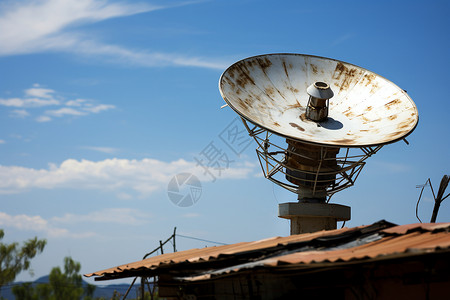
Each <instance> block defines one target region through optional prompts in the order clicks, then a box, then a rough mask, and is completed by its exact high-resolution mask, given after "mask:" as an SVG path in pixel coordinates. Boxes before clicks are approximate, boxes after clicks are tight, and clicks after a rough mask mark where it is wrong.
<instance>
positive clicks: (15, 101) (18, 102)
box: [0, 98, 60, 107]
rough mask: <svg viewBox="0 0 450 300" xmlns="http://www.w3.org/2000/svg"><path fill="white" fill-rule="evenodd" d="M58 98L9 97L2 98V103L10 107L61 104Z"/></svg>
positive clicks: (0, 100)
mask: <svg viewBox="0 0 450 300" xmlns="http://www.w3.org/2000/svg"><path fill="white" fill-rule="evenodd" d="M59 104H60V103H59V101H58V100H56V99H39V98H26V99H21V98H9V99H0V105H3V106H9V107H41V106H49V105H59Z"/></svg>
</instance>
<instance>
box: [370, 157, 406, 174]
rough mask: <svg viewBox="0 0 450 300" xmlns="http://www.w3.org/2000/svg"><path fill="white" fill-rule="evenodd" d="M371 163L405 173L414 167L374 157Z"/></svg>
mask: <svg viewBox="0 0 450 300" xmlns="http://www.w3.org/2000/svg"><path fill="white" fill-rule="evenodd" d="M370 163H371V164H372V165H374V166H378V167H379V168H382V169H384V170H388V171H389V172H392V173H405V172H409V171H411V169H412V167H411V166H410V165H406V164H399V163H393V162H387V161H381V160H378V159H374V160H373V161H371V162H370Z"/></svg>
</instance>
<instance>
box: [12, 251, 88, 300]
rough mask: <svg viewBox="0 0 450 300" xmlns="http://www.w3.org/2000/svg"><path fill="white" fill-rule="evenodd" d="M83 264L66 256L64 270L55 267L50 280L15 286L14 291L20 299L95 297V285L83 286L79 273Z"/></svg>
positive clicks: (77, 298)
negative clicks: (32, 284)
mask: <svg viewBox="0 0 450 300" xmlns="http://www.w3.org/2000/svg"><path fill="white" fill-rule="evenodd" d="M80 269H81V265H80V263H79V262H76V261H74V260H73V259H72V258H70V257H65V258H64V272H62V271H61V268H60V267H55V268H53V269H52V271H51V272H50V276H49V282H48V283H41V284H38V285H37V286H36V287H33V286H31V284H30V283H25V284H23V285H21V286H15V287H14V288H13V290H12V291H13V293H14V295H15V297H16V299H20V300H35V299H36V300H37V299H47V300H59V299H64V300H79V299H81V298H82V297H83V299H85V300H90V299H93V298H92V296H93V294H94V291H95V286H94V285H92V284H88V285H87V287H85V288H84V287H83V280H82V278H81V275H80V274H79V272H80Z"/></svg>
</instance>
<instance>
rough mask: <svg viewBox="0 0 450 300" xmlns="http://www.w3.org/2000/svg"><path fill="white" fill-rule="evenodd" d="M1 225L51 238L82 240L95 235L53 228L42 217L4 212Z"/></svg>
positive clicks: (0, 216) (0, 213)
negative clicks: (13, 214) (39, 233)
mask: <svg viewBox="0 0 450 300" xmlns="http://www.w3.org/2000/svg"><path fill="white" fill-rule="evenodd" d="M0 225H1V226H5V227H12V228H16V229H18V230H23V231H36V232H43V233H44V234H47V235H48V236H49V237H69V238H82V237H90V236H93V235H95V234H94V233H89V232H86V233H81V234H80V233H79V234H77V233H75V234H74V233H70V232H69V231H68V230H67V229H64V228H59V227H55V226H53V225H52V224H50V222H48V221H47V220H45V219H44V218H42V217H41V216H28V215H24V214H22V215H15V216H12V215H8V214H6V213H4V212H0Z"/></svg>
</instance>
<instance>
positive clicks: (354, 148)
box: [219, 54, 418, 233]
mask: <svg viewBox="0 0 450 300" xmlns="http://www.w3.org/2000/svg"><path fill="white" fill-rule="evenodd" d="M219 89H220V93H221V95H222V97H223V99H224V100H225V101H226V103H227V104H228V106H230V107H231V108H232V109H233V110H234V111H235V112H236V113H238V114H239V115H240V116H241V118H242V121H243V122H244V125H245V127H246V128H247V130H248V132H249V134H250V136H252V137H253V138H254V139H255V140H256V142H257V143H258V148H257V153H258V158H259V159H260V162H261V167H262V169H263V172H264V175H265V177H266V178H268V179H270V180H272V181H273V182H275V183H277V184H278V185H280V186H282V187H284V188H286V189H288V190H290V191H292V192H294V193H296V194H298V199H299V200H300V202H301V203H303V204H305V203H308V205H312V204H311V203H319V204H324V203H325V202H328V201H329V199H330V197H331V196H332V195H333V194H334V193H336V192H337V191H340V190H342V189H345V188H347V187H349V186H351V185H353V184H354V181H355V180H356V178H357V176H358V175H359V173H360V172H361V170H362V168H363V166H364V164H365V163H364V160H365V159H367V158H368V157H370V156H371V155H373V154H375V153H376V152H377V151H378V150H380V149H381V147H382V146H383V145H385V144H389V143H393V142H395V141H398V140H401V139H404V138H405V137H406V136H407V135H409V134H410V133H411V132H412V131H413V130H414V129H415V127H416V126H417V123H418V112H417V108H416V106H415V104H414V102H413V101H412V100H411V98H410V97H409V96H408V95H407V93H406V92H405V91H404V90H402V89H401V88H399V87H398V86H397V85H395V84H394V83H392V82H391V81H389V80H387V79H385V78H383V77H382V76H380V75H377V74H375V73H373V72H371V71H368V70H366V69H364V68H361V67H358V66H355V65H352V64H349V63H346V62H342V61H338V60H334V59H329V58H324V57H318V56H311V55H303V54H267V55H260V56H254V57H250V58H246V59H243V60H241V61H238V62H236V63H234V64H233V65H231V66H230V67H229V68H228V69H227V70H226V71H225V72H224V73H223V74H222V76H221V78H220V81H219ZM277 137H278V139H277ZM280 137H281V138H283V139H285V142H286V143H287V144H284V141H281V142H280ZM342 148H343V149H342ZM342 150H344V151H342ZM327 198H328V199H327ZM285 204H286V203H285ZM290 204H292V203H290ZM306 206H307V205H306V204H305V205H303V206H302V207H306ZM283 207H284V208H283ZM289 207H293V206H292V205H290V206H289V205H288V206H286V205H285V206H283V204H281V205H280V216H281V217H288V218H290V219H291V220H293V219H294V217H292V216H293V214H292V211H291V209H290V208H289ZM295 207H296V209H295V211H296V212H295V214H294V215H297V216H299V214H301V213H299V211H298V207H297V206H295ZM325 214H326V215H330V212H327V213H325ZM308 216H311V215H308ZM327 217H328V218H329V217H330V216H327ZM349 218H350V210H349V209H348V213H347V212H345V213H343V215H342V216H338V217H336V218H335V219H337V220H346V219H349ZM335 221H336V220H335ZM335 221H334V224H335ZM292 223H293V222H291V232H293V233H295V232H298V231H299V230H300V232H304V231H305V230H304V229H299V228H297V229H293V228H292V226H293V225H292ZM296 226H297V225H296ZM299 226H300V225H299ZM334 226H336V225H334ZM327 229H328V228H327ZM306 231H308V230H306Z"/></svg>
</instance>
